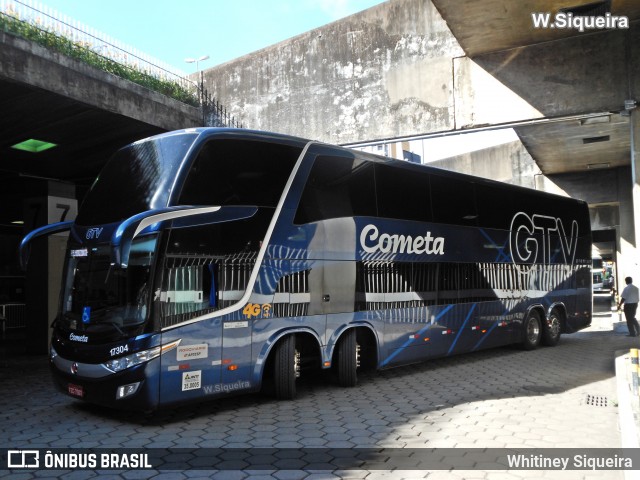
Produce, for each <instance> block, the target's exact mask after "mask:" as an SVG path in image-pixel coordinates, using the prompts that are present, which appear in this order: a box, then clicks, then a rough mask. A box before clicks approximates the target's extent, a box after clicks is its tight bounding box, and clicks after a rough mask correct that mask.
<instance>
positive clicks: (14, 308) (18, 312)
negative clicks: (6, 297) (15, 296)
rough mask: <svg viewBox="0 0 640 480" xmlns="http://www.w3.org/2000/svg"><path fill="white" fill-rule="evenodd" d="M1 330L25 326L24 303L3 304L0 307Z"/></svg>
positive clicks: (25, 313) (25, 312) (25, 311)
mask: <svg viewBox="0 0 640 480" xmlns="http://www.w3.org/2000/svg"><path fill="white" fill-rule="evenodd" d="M0 321H2V329H3V331H4V329H7V330H9V329H14V328H25V327H26V326H27V308H26V305H25V304H24V303H5V304H2V305H0Z"/></svg>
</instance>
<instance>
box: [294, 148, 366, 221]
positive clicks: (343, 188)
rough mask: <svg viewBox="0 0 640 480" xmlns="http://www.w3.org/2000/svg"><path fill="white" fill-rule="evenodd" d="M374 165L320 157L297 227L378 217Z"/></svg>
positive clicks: (302, 201)
mask: <svg viewBox="0 0 640 480" xmlns="http://www.w3.org/2000/svg"><path fill="white" fill-rule="evenodd" d="M374 178H375V177H374V164H373V162H367V161H362V160H358V159H354V158H349V157H339V156H318V157H317V158H316V159H315V162H314V164H313V167H312V168H311V172H310V173H309V178H308V180H307V184H306V186H305V188H304V191H303V192H302V196H301V198H300V204H299V205H298V210H297V212H296V216H295V220H294V223H296V224H298V225H300V224H304V223H311V222H317V221H320V220H327V219H330V218H342V217H354V216H372V217H373V216H376V214H377V208H376V195H375V180H374Z"/></svg>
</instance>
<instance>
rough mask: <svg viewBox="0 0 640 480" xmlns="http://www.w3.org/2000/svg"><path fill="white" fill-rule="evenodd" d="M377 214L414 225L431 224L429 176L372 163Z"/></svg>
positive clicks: (417, 171) (416, 171) (411, 169)
mask: <svg viewBox="0 0 640 480" xmlns="http://www.w3.org/2000/svg"><path fill="white" fill-rule="evenodd" d="M375 169H376V196H377V199H378V215H379V216H381V217H386V218H394V219H400V220H413V221H417V222H430V221H431V201H430V195H429V189H430V187H429V175H428V174H427V173H425V172H422V171H420V170H419V169H417V168H399V167H397V166H394V167H391V166H389V165H385V164H376V166H375Z"/></svg>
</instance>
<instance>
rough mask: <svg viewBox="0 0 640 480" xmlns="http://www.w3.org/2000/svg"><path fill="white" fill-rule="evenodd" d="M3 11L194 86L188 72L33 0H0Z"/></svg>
mask: <svg viewBox="0 0 640 480" xmlns="http://www.w3.org/2000/svg"><path fill="white" fill-rule="evenodd" d="M0 12H1V13H3V14H5V15H7V16H10V17H12V18H14V19H16V20H19V21H21V22H24V23H27V24H29V25H31V26H32V27H35V28H38V29H40V30H43V31H45V32H49V33H53V34H55V35H57V36H59V37H64V38H66V39H68V40H70V41H71V42H73V43H74V44H76V45H78V46H81V47H83V48H85V49H88V50H91V51H93V52H95V53H97V54H98V55H100V56H102V57H105V58H108V59H110V60H113V61H114V62H117V63H120V64H121V65H125V66H128V67H130V68H133V69H135V70H138V71H140V72H143V73H147V74H148V75H151V76H154V77H156V78H159V79H162V80H168V81H173V82H176V83H178V84H179V85H181V86H182V87H183V88H187V89H193V88H194V82H193V81H191V80H189V79H187V78H186V77H187V74H186V73H184V72H182V71H180V70H178V69H176V68H175V67H173V66H171V65H169V64H168V63H165V62H162V61H161V60H158V59H155V58H153V57H151V56H150V55H147V54H146V53H144V52H141V51H140V50H138V49H136V48H134V47H131V46H129V45H126V44H124V43H122V42H120V41H118V40H116V39H114V38H112V37H110V36H108V35H106V34H104V33H102V32H100V31H98V30H96V29H94V28H91V27H89V26H87V25H84V24H83V23H81V22H78V21H76V20H74V19H72V18H69V17H68V16H66V15H63V14H61V13H59V12H57V11H55V10H53V9H51V8H49V7H47V6H46V5H43V4H41V3H39V2H36V1H34V0H0Z"/></svg>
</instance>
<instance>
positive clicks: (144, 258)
mask: <svg viewBox="0 0 640 480" xmlns="http://www.w3.org/2000/svg"><path fill="white" fill-rule="evenodd" d="M156 242H157V236H156V235H150V236H147V237H140V238H138V239H136V240H135V241H134V242H133V244H132V246H131V255H130V261H129V266H128V268H126V269H122V268H119V267H117V266H116V265H112V264H111V257H110V252H109V245H108V244H107V245H100V246H96V247H89V248H87V247H79V246H76V247H74V246H73V245H71V246H70V248H69V258H68V259H67V261H68V268H67V278H66V281H65V285H64V297H63V299H64V301H63V305H62V317H61V319H60V320H61V321H62V322H63V325H64V326H66V327H67V328H71V329H82V328H83V327H90V326H91V325H97V324H109V325H112V326H114V327H115V328H116V330H118V329H120V327H133V326H138V325H141V324H142V323H144V322H145V321H146V319H147V318H148V309H149V292H150V289H151V286H150V284H149V281H150V270H151V267H152V261H153V258H154V253H155V247H156Z"/></svg>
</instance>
